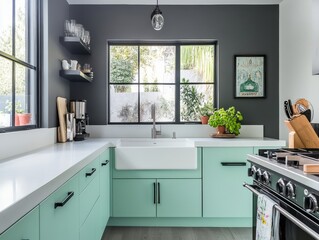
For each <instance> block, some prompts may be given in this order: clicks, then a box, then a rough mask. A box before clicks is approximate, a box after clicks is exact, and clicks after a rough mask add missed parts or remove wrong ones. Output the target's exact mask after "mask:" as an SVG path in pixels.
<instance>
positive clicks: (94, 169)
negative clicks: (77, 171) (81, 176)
mask: <svg viewBox="0 0 319 240" xmlns="http://www.w3.org/2000/svg"><path fill="white" fill-rule="evenodd" d="M95 171H96V168H92V171H91V172H89V173H86V174H85V177H89V176H92V175H93V173H95Z"/></svg>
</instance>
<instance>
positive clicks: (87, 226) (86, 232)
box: [80, 199, 101, 240]
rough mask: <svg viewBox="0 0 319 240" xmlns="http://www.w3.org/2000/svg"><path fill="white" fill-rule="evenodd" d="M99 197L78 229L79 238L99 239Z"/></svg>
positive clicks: (83, 239)
mask: <svg viewBox="0 0 319 240" xmlns="http://www.w3.org/2000/svg"><path fill="white" fill-rule="evenodd" d="M99 200H100V199H98V200H97V201H96V203H95V204H94V206H93V208H92V210H91V212H90V214H89V216H88V217H87V219H86V220H85V222H84V224H83V225H82V226H81V229H80V240H100V239H101V234H100V222H99V221H100V218H99V216H100V214H99V211H100V202H99Z"/></svg>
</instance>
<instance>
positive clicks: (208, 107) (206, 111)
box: [199, 102, 214, 124]
mask: <svg viewBox="0 0 319 240" xmlns="http://www.w3.org/2000/svg"><path fill="white" fill-rule="evenodd" d="M213 112H214V107H213V105H212V104H211V103H209V102H205V103H204V104H203V105H202V106H201V107H200V108H199V113H200V115H201V121H202V124H207V123H208V119H209V117H210V115H212V113H213Z"/></svg>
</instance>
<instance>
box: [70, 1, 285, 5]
mask: <svg viewBox="0 0 319 240" xmlns="http://www.w3.org/2000/svg"><path fill="white" fill-rule="evenodd" d="M67 1H68V2H69V4H112V5H119V4H123V5H155V4H156V0H67ZM282 1H283V0H159V5H224V4H234V5H247V4H253V5H255V4H257V5H259V4H262V5H264V4H279V3H280V2H282Z"/></svg>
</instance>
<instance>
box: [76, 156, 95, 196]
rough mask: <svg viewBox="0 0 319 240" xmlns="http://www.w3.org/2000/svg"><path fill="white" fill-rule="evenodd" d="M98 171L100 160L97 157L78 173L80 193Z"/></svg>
mask: <svg viewBox="0 0 319 240" xmlns="http://www.w3.org/2000/svg"><path fill="white" fill-rule="evenodd" d="M94 169H95V170H94ZM99 171H100V158H99V157H97V158H96V159H95V160H94V161H92V162H91V163H90V164H88V165H87V166H86V167H84V168H83V169H82V170H81V171H80V172H79V173H78V174H79V181H80V191H81V192H82V191H83V190H84V188H86V186H87V185H88V184H89V183H90V182H91V181H92V179H93V178H94V177H95V176H96V175H98V174H99ZM90 174H92V175H90Z"/></svg>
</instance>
